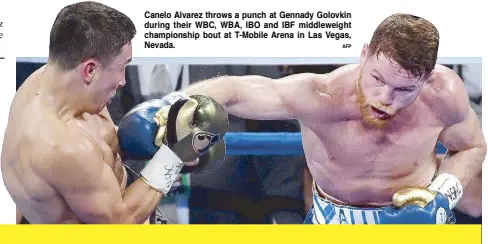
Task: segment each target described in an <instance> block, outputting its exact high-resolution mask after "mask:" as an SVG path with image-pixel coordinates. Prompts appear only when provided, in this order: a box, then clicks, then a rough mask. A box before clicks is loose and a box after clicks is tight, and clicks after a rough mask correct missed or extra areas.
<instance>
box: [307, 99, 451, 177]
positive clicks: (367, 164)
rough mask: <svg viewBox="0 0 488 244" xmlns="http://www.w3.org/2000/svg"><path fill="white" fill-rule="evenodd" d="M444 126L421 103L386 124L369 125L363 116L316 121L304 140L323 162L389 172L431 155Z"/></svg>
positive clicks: (312, 157) (313, 157)
mask: <svg viewBox="0 0 488 244" xmlns="http://www.w3.org/2000/svg"><path fill="white" fill-rule="evenodd" d="M442 128H443V127H442V126H441V124H440V122H439V120H438V119H437V118H436V117H435V115H433V114H429V112H428V110H426V109H425V108H423V107H422V106H418V107H413V108H411V109H409V111H407V112H405V113H402V114H399V115H397V117H396V118H394V119H393V120H392V121H391V122H390V124H389V125H388V126H386V127H384V128H376V127H372V126H369V125H367V124H366V123H365V122H364V121H363V120H362V119H361V117H360V116H353V117H346V118H345V119H341V120H339V121H334V122H330V123H320V124H314V125H312V127H311V128H309V127H307V128H306V129H305V130H304V131H305V133H304V138H303V141H304V147H305V148H306V150H308V154H309V155H308V156H309V157H310V158H311V159H313V160H314V161H316V162H320V163H321V164H334V165H340V167H348V166H361V169H362V171H363V173H364V172H366V171H368V172H373V169H375V170H374V172H376V173H377V172H378V170H381V169H384V170H385V172H390V170H392V168H393V167H397V168H398V167H399V168H401V167H402V166H406V167H409V166H411V165H414V164H416V163H419V162H421V161H423V160H426V159H430V157H432V154H433V150H434V149H435V145H436V143H437V139H438V137H439V134H440V132H441V131H442Z"/></svg>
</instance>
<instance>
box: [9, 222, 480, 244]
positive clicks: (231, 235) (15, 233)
mask: <svg viewBox="0 0 488 244" xmlns="http://www.w3.org/2000/svg"><path fill="white" fill-rule="evenodd" d="M0 236H1V239H2V241H1V242H2V243H6V244H7V243H29V244H31V243H32V244H38V243H48V244H55V243H62V244H72V243H82V244H93V243H103V244H111V243H116V244H118V243H137V244H140V243H150V244H154V243H158V244H173V243H174V244H178V243H194V244H201V243H210V244H218V243H225V244H233V243H246V244H257V243H267V244H272V243H279V244H283V243H292V244H309V243H310V244H329V243H335V244H342V243H355V244H364V243H375V244H379V243H388V244H400V243H408V244H423V243H432V244H434V243H439V244H446V243H456V244H469V243H476V244H479V243H481V225H425V226H421V225H403V226H400V225H396V226H387V225H364V226H361V225H3V226H0Z"/></svg>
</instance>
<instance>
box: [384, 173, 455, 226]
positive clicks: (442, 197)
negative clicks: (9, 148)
mask: <svg viewBox="0 0 488 244" xmlns="http://www.w3.org/2000/svg"><path fill="white" fill-rule="evenodd" d="M462 196H463V188H462V186H461V183H460V182H459V180H457V178H456V177H455V176H453V175H451V174H440V175H439V176H438V177H436V179H435V180H434V181H433V182H432V184H431V185H430V186H429V187H428V188H418V187H408V188H403V189H401V190H399V191H397V192H396V193H395V195H393V204H394V206H392V207H387V208H385V209H384V211H383V212H382V213H380V222H381V223H382V224H454V223H455V222H456V218H455V215H454V212H453V209H454V207H455V206H456V204H457V203H458V202H459V200H460V199H461V198H462Z"/></svg>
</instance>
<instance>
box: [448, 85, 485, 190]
mask: <svg viewBox="0 0 488 244" xmlns="http://www.w3.org/2000/svg"><path fill="white" fill-rule="evenodd" d="M451 89H452V92H450V94H451V96H450V97H449V98H447V99H449V100H448V101H446V104H447V105H448V106H446V107H447V108H448V109H446V110H447V111H445V114H446V115H447V116H448V119H447V123H448V126H447V127H446V128H445V129H444V130H443V131H442V132H441V135H440V137H439V141H440V142H441V143H442V144H443V145H444V146H445V147H446V148H447V149H448V152H447V154H446V156H445V158H444V160H443V161H442V163H441V167H440V169H439V174H441V173H450V174H452V175H454V176H456V177H457V178H458V180H459V181H460V183H461V185H462V187H463V188H465V187H466V186H467V185H468V183H469V182H470V181H471V180H472V179H473V178H474V177H475V176H476V175H477V174H478V173H480V172H481V167H482V163H483V161H484V159H485V156H486V141H485V138H484V135H483V132H482V130H481V125H480V123H479V121H478V118H477V116H476V113H475V112H474V110H473V109H472V108H471V106H470V105H469V98H468V95H467V93H466V91H465V89H464V85H463V83H462V81H461V80H460V78H458V77H455V78H454V82H453V87H452V88H451ZM449 104H451V105H453V106H449ZM449 108H451V109H449Z"/></svg>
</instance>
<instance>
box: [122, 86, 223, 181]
mask: <svg viewBox="0 0 488 244" xmlns="http://www.w3.org/2000/svg"><path fill="white" fill-rule="evenodd" d="M227 129H228V116H227V113H225V111H224V109H223V107H222V106H221V105H220V104H218V103H217V102H216V101H214V100H213V99H212V98H211V97H209V96H206V95H192V96H187V95H185V94H183V93H179V92H173V93H170V94H168V95H166V96H164V97H163V98H161V99H154V100H150V101H146V102H144V103H141V104H139V105H137V106H136V107H134V108H133V109H131V111H129V112H128V113H127V114H126V115H125V116H124V117H123V118H122V120H121V122H120V124H119V129H118V132H117V134H118V139H119V146H120V149H121V153H122V155H123V156H124V157H125V158H127V159H134V160H148V159H151V158H152V157H153V156H154V155H155V154H156V152H157V151H158V150H159V149H160V148H161V147H163V146H167V147H168V148H169V149H170V150H171V151H173V152H174V153H175V154H176V155H177V157H178V158H180V159H181V161H183V162H185V163H188V162H193V161H195V160H197V159H199V163H198V166H196V168H199V167H200V168H201V167H205V165H206V164H207V163H209V162H211V161H219V162H220V161H222V160H223V159H224V158H225V144H224V140H223V137H224V134H225V133H226V132H227ZM193 169H195V167H187V166H184V167H183V168H182V171H183V172H189V171H191V170H193Z"/></svg>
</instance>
